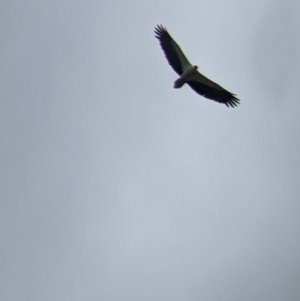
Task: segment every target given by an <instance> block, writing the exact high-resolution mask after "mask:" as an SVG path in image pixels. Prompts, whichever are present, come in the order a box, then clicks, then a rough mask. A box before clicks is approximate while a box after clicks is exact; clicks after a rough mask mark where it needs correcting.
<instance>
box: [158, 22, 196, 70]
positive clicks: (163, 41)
mask: <svg viewBox="0 0 300 301" xmlns="http://www.w3.org/2000/svg"><path fill="white" fill-rule="evenodd" d="M154 33H155V37H156V38H157V39H158V40H159V42H160V45H161V48H162V50H163V51H164V53H165V56H166V58H167V60H168V62H169V64H170V65H171V66H172V68H173V69H174V71H175V72H176V73H177V74H178V75H181V74H182V73H183V71H184V70H185V69H186V68H187V67H188V66H191V63H190V62H189V61H188V59H187V58H186V57H185V55H184V53H183V52H182V50H181V49H180V47H179V46H178V44H177V43H176V42H175V41H174V40H173V38H172V37H171V36H170V34H169V33H168V31H167V29H166V28H165V27H163V26H162V25H157V26H156V28H155V30H154Z"/></svg>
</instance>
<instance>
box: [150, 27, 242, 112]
mask: <svg viewBox="0 0 300 301" xmlns="http://www.w3.org/2000/svg"><path fill="white" fill-rule="evenodd" d="M154 33H155V37H156V38H157V39H158V40H159V43H160V46H161V48H162V50H163V51H164V53H165V56H166V58H167V60H168V62H169V64H170V65H171V67H172V68H173V69H174V71H175V72H176V73H177V74H178V75H179V76H180V77H179V78H178V79H177V80H176V81H175V82H174V88H181V87H182V86H183V85H184V84H185V83H187V84H188V85H189V86H190V87H191V88H192V89H193V90H194V91H195V92H197V93H198V94H200V95H202V96H204V97H206V98H209V99H212V100H214V101H217V102H219V103H224V104H225V105H226V106H227V107H229V106H230V107H235V106H237V105H238V104H239V102H240V100H239V99H238V98H237V97H236V96H235V94H233V93H230V92H229V91H227V90H225V89H224V88H222V87H221V86H219V85H218V84H216V83H214V82H213V81H211V80H210V79H208V78H207V77H205V76H204V75H202V74H201V73H200V72H199V71H198V70H197V68H198V66H193V65H192V64H191V63H190V62H189V61H188V59H187V58H186V57H185V55H184V53H183V52H182V50H181V49H180V47H179V46H178V44H177V43H176V42H175V41H174V40H173V38H172V37H171V36H170V34H169V33H168V31H167V29H166V28H165V27H163V26H162V25H157V26H156V28H155V30H154Z"/></svg>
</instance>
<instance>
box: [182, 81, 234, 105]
mask: <svg viewBox="0 0 300 301" xmlns="http://www.w3.org/2000/svg"><path fill="white" fill-rule="evenodd" d="M187 84H188V85H189V86H190V87H191V88H192V89H193V90H194V91H195V92H197V93H198V94H200V95H202V96H204V97H206V98H209V99H212V100H214V101H217V102H220V103H224V104H225V105H226V106H227V107H229V106H230V107H233V108H234V107H236V106H237V105H238V104H239V102H240V100H239V99H238V98H237V97H236V96H235V94H232V93H230V92H228V91H227V90H225V89H223V88H222V90H220V89H216V88H214V87H210V86H208V85H206V84H203V83H200V82H198V81H189V82H188V83H187ZM220 88H221V87H220Z"/></svg>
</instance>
